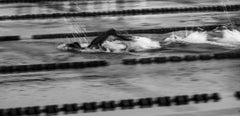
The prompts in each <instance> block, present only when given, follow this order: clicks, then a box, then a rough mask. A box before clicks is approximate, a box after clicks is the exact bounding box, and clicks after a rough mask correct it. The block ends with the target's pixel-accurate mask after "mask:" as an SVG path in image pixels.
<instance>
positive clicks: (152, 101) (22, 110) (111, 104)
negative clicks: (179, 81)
mask: <svg viewBox="0 0 240 116" xmlns="http://www.w3.org/2000/svg"><path fill="white" fill-rule="evenodd" d="M221 99H222V98H221V96H220V95H219V93H211V94H207V93H203V94H194V95H191V96H189V95H177V96H173V97H170V96H162V97H156V98H151V97H149V98H138V99H123V100H118V101H113V100H111V101H101V102H86V103H81V104H78V103H71V104H63V105H46V106H30V107H17V108H5V109H0V116H22V115H39V114H43V113H44V114H47V115H51V114H58V113H61V112H63V113H64V114H76V113H78V112H79V111H82V112H83V113H90V112H97V111H114V110H117V108H120V110H126V109H134V108H152V107H155V106H158V107H170V106H173V105H176V106H180V105H188V104H190V103H191V102H192V103H195V104H198V103H208V102H210V101H211V102H219V101H220V100H221Z"/></svg>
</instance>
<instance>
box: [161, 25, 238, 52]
mask: <svg viewBox="0 0 240 116" xmlns="http://www.w3.org/2000/svg"><path fill="white" fill-rule="evenodd" d="M215 33H216V32H215ZM219 34H220V35H223V36H222V37H216V36H215V37H211V38H209V36H208V32H206V31H195V32H191V33H190V34H189V35H187V36H186V37H180V36H177V35H175V34H172V35H170V37H168V38H166V39H165V40H164V41H163V42H164V43H165V45H169V44H171V45H172V44H177V43H179V42H182V43H188V44H210V45H216V46H220V47H234V48H239V47H240V32H239V31H238V30H237V29H223V30H217V34H215V35H219ZM166 43H167V44H166Z"/></svg>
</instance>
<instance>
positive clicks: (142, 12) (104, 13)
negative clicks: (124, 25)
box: [0, 4, 240, 21]
mask: <svg viewBox="0 0 240 116" xmlns="http://www.w3.org/2000/svg"><path fill="white" fill-rule="evenodd" d="M239 10H240V4H233V5H215V6H198V7H179V8H175V7H173V8H152V9H129V10H120V11H96V12H75V13H53V14H26V15H11V16H0V21H3V20H29V19H55V18H71V17H99V16H116V15H122V16H127V15H148V14H166V13H168V14H169V13H192V12H225V11H229V12H230V11H239Z"/></svg>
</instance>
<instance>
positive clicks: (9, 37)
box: [0, 35, 21, 41]
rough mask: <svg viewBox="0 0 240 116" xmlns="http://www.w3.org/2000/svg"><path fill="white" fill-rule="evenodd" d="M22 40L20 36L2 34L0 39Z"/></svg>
mask: <svg viewBox="0 0 240 116" xmlns="http://www.w3.org/2000/svg"><path fill="white" fill-rule="evenodd" d="M17 40H21V38H20V36H17V35H16V36H0V41H17Z"/></svg>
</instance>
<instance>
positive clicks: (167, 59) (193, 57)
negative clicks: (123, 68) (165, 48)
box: [122, 52, 240, 65]
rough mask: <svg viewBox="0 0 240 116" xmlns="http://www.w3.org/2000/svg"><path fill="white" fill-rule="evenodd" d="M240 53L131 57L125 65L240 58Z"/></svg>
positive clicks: (124, 62)
mask: <svg viewBox="0 0 240 116" xmlns="http://www.w3.org/2000/svg"><path fill="white" fill-rule="evenodd" d="M239 58H240V53H235V52H224V53H214V54H200V55H185V56H168V57H148V58H139V59H135V58H130V59H123V60H122V64H123V65H136V64H152V63H158V64H159V63H167V62H173V63H177V62H182V61H186V62H192V61H206V60H213V59H215V60H222V59H239Z"/></svg>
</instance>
